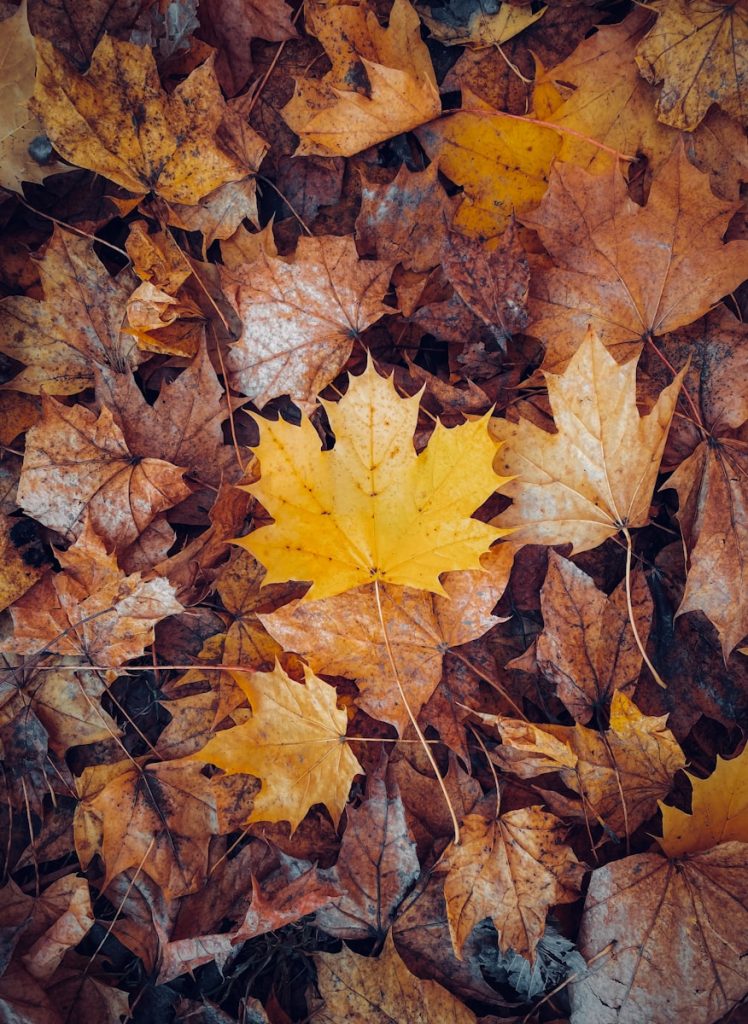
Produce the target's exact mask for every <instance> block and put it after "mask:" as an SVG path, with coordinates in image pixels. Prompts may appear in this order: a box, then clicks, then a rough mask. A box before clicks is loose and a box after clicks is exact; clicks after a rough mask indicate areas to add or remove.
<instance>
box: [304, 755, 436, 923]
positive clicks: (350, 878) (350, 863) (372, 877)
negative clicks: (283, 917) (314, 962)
mask: <svg viewBox="0 0 748 1024" xmlns="http://www.w3.org/2000/svg"><path fill="white" fill-rule="evenodd" d="M346 818H347V823H346V829H345V833H344V834H343V842H342V843H341V846H340V854H339V856H338V859H337V862H336V864H335V866H334V867H332V868H328V870H327V871H323V872H322V877H323V878H325V879H326V880H328V881H329V882H331V883H332V884H333V885H334V886H335V888H336V889H337V893H336V894H335V897H334V899H332V900H331V901H330V903H329V905H328V906H327V907H324V908H322V909H321V910H318V911H317V915H316V918H315V921H316V924H317V925H318V926H319V927H320V928H322V929H323V930H324V931H326V932H328V933H329V934H330V935H335V936H336V937H337V938H340V939H349V940H351V939H377V940H380V941H381V940H382V939H383V938H384V937H385V935H386V934H387V932H388V931H389V929H390V926H391V925H392V922H393V921H394V919H395V916H396V914H397V910H398V907H399V906H400V904H401V902H402V900H403V898H404V897H405V895H406V894H407V892H408V890H409V888H410V887H411V886H412V885H413V883H414V882H415V881H416V879H417V878H418V875H419V873H420V870H421V869H420V865H419V863H418V857H417V855H416V844H415V842H414V841H413V837H412V835H411V833H410V829H409V828H408V824H407V821H406V818H405V808H404V807H403V802H402V799H401V797H400V791H399V789H398V786H397V783H395V782H394V781H393V780H390V779H387V780H385V779H384V778H383V777H382V775H381V773H378V774H376V775H370V776H369V778H368V782H367V788H366V799H365V800H364V802H363V803H361V804H360V805H359V806H358V807H357V808H353V807H349V808H348V810H347V811H346ZM338 893H339V894H340V895H338Z"/></svg>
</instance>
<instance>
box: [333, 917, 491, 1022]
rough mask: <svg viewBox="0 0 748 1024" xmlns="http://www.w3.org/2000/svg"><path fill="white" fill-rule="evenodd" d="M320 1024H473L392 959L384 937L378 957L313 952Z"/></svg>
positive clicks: (458, 1006)
mask: <svg viewBox="0 0 748 1024" xmlns="http://www.w3.org/2000/svg"><path fill="white" fill-rule="evenodd" d="M314 959H315V963H316V965H317V985H318V989H319V993H320V996H321V997H322V1005H321V1006H320V1007H319V1008H318V1010H317V1012H315V1015H314V1019H315V1020H317V1021H320V1022H322V1024H434V1022H436V1021H444V1022H447V1021H449V1024H476V1017H475V1014H474V1013H473V1012H472V1011H471V1010H469V1009H468V1008H467V1006H465V1005H464V1003H461V1002H460V1001H459V999H456V998H455V997H454V996H453V995H452V994H451V993H450V992H448V991H447V990H446V989H445V988H442V987H441V985H437V983H436V982H435V981H421V980H420V979H419V978H417V977H415V975H413V974H411V973H410V971H409V970H408V969H407V967H406V966H405V964H404V963H403V962H402V960H401V959H400V957H399V956H398V953H397V950H396V949H395V944H394V942H393V939H392V936H391V935H389V936H388V937H387V940H386V941H385V944H384V949H383V950H382V952H381V953H380V955H379V956H378V957H363V956H358V954H356V953H352V952H351V951H350V950H349V949H348V948H347V947H345V946H344V947H343V951H342V952H341V953H317V954H316V955H315V958H314Z"/></svg>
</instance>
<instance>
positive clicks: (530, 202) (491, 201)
mask: <svg viewBox="0 0 748 1024" xmlns="http://www.w3.org/2000/svg"><path fill="white" fill-rule="evenodd" d="M462 104H463V107H466V108H468V109H466V110H461V111H458V112H456V113H452V114H447V115H446V116H445V117H442V118H440V119H439V120H438V121H435V122H434V123H433V124H430V125H427V126H426V127H425V128H421V129H420V130H419V131H418V132H417V135H418V140H419V142H420V143H421V145H422V146H423V148H424V149H425V150H426V152H427V153H428V155H429V157H430V159H431V160H436V161H438V163H439V170H440V171H441V172H442V173H443V174H445V175H446V176H447V177H448V178H449V179H450V180H451V181H453V182H454V183H455V184H456V185H461V186H462V188H463V190H464V193H465V196H464V198H463V200H462V203H461V205H460V207H459V209H458V210H457V214H456V216H455V220H454V226H455V227H457V228H459V229H460V230H462V231H463V232H464V233H465V234H468V235H470V236H471V237H473V238H475V237H482V238H492V237H494V236H495V235H498V234H500V233H501V232H502V231H503V230H504V229H505V228H506V226H507V224H508V223H509V220H510V218H511V216H512V214H514V213H521V212H522V211H524V210H527V209H529V208H531V207H534V206H537V204H538V203H539V202H540V200H541V199H542V198H543V196H544V194H545V190H546V189H547V188H548V176H549V174H550V169H551V164H552V163H553V160H554V158H555V157H556V155H557V154H558V152H559V149H560V148H561V136H560V135H559V134H558V133H557V132H555V131H554V130H553V129H552V128H544V127H542V126H541V125H538V124H533V123H532V122H530V121H525V120H522V118H518V117H513V116H511V115H509V114H502V113H500V112H499V111H498V110H494V109H493V108H492V107H489V106H488V104H487V103H485V102H484V101H482V100H479V99H478V98H477V97H476V96H473V95H472V94H471V93H470V92H468V91H467V90H464V91H463V96H462Z"/></svg>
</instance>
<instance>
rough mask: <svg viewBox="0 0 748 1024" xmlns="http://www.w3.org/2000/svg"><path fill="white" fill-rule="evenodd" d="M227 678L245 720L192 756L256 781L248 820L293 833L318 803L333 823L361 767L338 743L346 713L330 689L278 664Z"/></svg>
mask: <svg viewBox="0 0 748 1024" xmlns="http://www.w3.org/2000/svg"><path fill="white" fill-rule="evenodd" d="M233 675H234V679H235V680H236V682H237V683H238V685H239V686H240V687H241V688H242V690H243V691H244V693H245V694H246V695H247V699H248V700H249V702H250V704H251V705H252V717H251V718H250V719H249V721H247V722H243V723H242V724H241V725H236V726H234V727H233V728H231V729H224V730H223V731H222V732H218V733H216V735H215V736H214V737H213V738H212V739H211V740H210V741H209V742H208V743H207V744H206V745H205V746H204V747H203V748H202V750H200V751H198V752H197V753H196V754H194V755H193V757H194V759H196V760H199V761H203V762H211V763H212V764H215V765H217V766H218V767H219V768H223V770H224V771H226V772H228V773H236V772H244V773H246V774H250V775H256V776H257V777H258V778H261V779H262V780H263V784H262V789H261V791H260V793H259V794H258V795H257V797H256V798H255V801H254V807H253V809H252V814H251V816H250V818H249V820H250V821H288V822H290V823H291V828H292V829H295V828H297V827H298V825H299V824H300V822H301V820H302V819H303V818H304V817H305V815H306V814H307V812H308V811H309V809H310V807H311V806H312V805H313V804H316V803H323V804H324V805H325V806H326V807H327V809H328V810H329V811H330V814H331V815H332V818H333V820H334V821H335V823H336V824H337V822H338V820H339V819H340V815H341V814H342V813H343V808H344V807H345V803H346V800H347V799H348V791H349V790H350V788H351V782H352V781H353V779H354V777H355V776H356V775H358V774H359V773H360V772H361V771H362V769H361V766H360V765H359V763H358V761H357V760H356V758H355V757H354V756H353V754H352V752H351V749H350V747H349V746H348V744H347V743H346V741H345V729H346V719H347V716H346V713H345V711H341V710H339V709H338V707H337V705H336V702H335V690H334V688H333V687H332V686H330V685H329V684H328V683H324V682H322V680H321V679H317V677H316V676H315V675H314V674H313V673H312V672H310V671H309V670H308V669H307V670H306V671H305V673H304V676H305V682H304V683H303V684H302V683H295V682H294V681H293V680H292V679H290V678H289V677H288V676H287V675H286V673H285V672H284V671H283V669H282V668H281V667H280V666H279V665H277V664H276V667H275V671H274V672H264V673H263V672H252V673H250V672H235V673H233Z"/></svg>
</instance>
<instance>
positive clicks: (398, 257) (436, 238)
mask: <svg viewBox="0 0 748 1024" xmlns="http://www.w3.org/2000/svg"><path fill="white" fill-rule="evenodd" d="M454 207H455V202H454V200H452V199H450V198H449V197H448V196H447V193H446V192H445V191H444V188H443V187H442V185H441V183H440V181H439V178H438V175H437V165H436V164H435V163H432V164H429V166H428V167H427V168H426V169H425V170H423V171H409V170H408V168H407V167H406V165H405V164H403V165H402V167H401V168H400V169H399V171H398V172H397V175H396V176H395V178H394V180H393V181H391V182H390V183H389V184H388V185H381V184H376V183H374V182H367V181H364V182H362V187H361V211H360V213H359V215H358V217H357V218H356V240H357V241H358V243H359V245H360V246H363V251H365V252H370V253H374V254H375V255H376V256H377V257H378V258H379V259H381V260H391V261H392V262H393V263H400V264H402V266H403V267H405V269H406V270H412V271H414V272H416V273H423V272H424V271H426V270H431V269H432V268H433V267H435V266H437V264H439V262H440V261H441V243H442V241H443V239H444V237H445V235H446V231H447V226H448V224H449V222H450V221H451V219H452V212H453V210H454Z"/></svg>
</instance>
